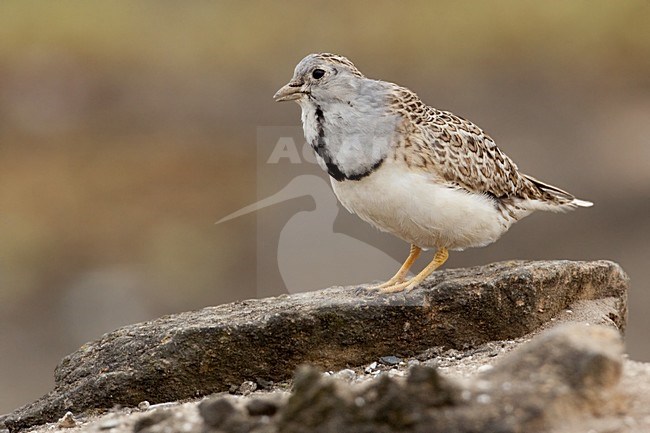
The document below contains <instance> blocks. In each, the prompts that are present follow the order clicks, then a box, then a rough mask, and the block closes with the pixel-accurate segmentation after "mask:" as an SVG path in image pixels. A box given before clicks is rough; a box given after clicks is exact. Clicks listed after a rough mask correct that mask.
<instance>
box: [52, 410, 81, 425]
mask: <svg viewBox="0 0 650 433" xmlns="http://www.w3.org/2000/svg"><path fill="white" fill-rule="evenodd" d="M56 425H57V427H60V428H72V427H76V426H77V425H79V423H78V422H77V420H76V419H75V418H74V415H72V412H66V413H65V415H63V417H62V418H61V419H59V420H58V421H57V423H56Z"/></svg>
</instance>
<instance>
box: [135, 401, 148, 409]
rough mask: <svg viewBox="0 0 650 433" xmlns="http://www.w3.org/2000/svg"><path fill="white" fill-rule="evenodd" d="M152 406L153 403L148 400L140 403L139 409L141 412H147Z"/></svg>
mask: <svg viewBox="0 0 650 433" xmlns="http://www.w3.org/2000/svg"><path fill="white" fill-rule="evenodd" d="M150 406H151V403H149V402H148V401H147V400H144V401H141V402H140V403H138V409H140V410H147V409H149V407H150Z"/></svg>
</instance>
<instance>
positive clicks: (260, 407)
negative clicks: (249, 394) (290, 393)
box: [246, 398, 278, 416]
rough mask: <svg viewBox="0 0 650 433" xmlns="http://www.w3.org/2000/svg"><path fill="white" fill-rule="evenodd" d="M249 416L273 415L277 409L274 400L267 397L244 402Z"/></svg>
mask: <svg viewBox="0 0 650 433" xmlns="http://www.w3.org/2000/svg"><path fill="white" fill-rule="evenodd" d="M246 410H247V411H248V414H249V415H250V416H273V415H275V413H276V412H277V411H278V405H277V403H276V402H275V401H272V400H270V399H267V398H256V399H253V400H251V401H249V402H248V403H247V404H246Z"/></svg>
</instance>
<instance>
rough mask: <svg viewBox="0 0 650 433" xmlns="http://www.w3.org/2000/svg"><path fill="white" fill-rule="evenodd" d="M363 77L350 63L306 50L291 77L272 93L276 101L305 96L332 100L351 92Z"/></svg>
mask: <svg viewBox="0 0 650 433" xmlns="http://www.w3.org/2000/svg"><path fill="white" fill-rule="evenodd" d="M364 79H365V77H364V76H363V74H362V73H361V72H359V70H358V69H357V68H356V67H355V66H354V64H353V63H352V62H351V61H350V60H348V59H347V58H345V57H343V56H339V55H336V54H330V53H319V54H310V55H308V56H307V57H305V58H304V59H302V60H301V61H300V63H298V65H297V66H296V69H295V70H294V73H293V77H292V78H291V81H289V83H287V84H286V85H285V86H284V87H282V88H281V89H280V90H278V91H277V93H276V94H275V95H274V96H273V99H275V100H276V101H277V102H281V101H296V102H298V103H300V102H301V101H304V100H305V99H309V98H311V99H312V100H316V101H322V102H334V101H335V100H337V99H341V98H345V96H346V95H349V94H350V93H354V92H355V91H356V89H357V88H358V86H359V85H360V83H361V82H362V81H363V80H364Z"/></svg>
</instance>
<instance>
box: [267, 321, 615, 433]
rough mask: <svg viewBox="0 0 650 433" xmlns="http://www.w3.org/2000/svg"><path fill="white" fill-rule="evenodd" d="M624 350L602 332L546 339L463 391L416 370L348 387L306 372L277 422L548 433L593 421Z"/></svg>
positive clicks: (566, 332) (289, 431)
mask: <svg viewBox="0 0 650 433" xmlns="http://www.w3.org/2000/svg"><path fill="white" fill-rule="evenodd" d="M622 347H623V346H622V342H621V337H620V335H619V333H618V332H616V331H615V330H613V329H611V328H605V327H602V326H592V327H589V326H585V325H570V326H563V327H559V328H558V329H553V330H551V331H548V332H547V333H545V334H544V335H542V336H541V337H538V338H537V339H534V340H533V341H532V342H531V343H529V344H528V345H526V346H525V347H523V348H521V349H519V350H517V351H515V352H513V353H512V354H510V355H509V356H508V357H506V358H505V359H504V360H503V362H500V363H499V364H498V365H497V366H496V367H494V368H493V369H489V370H487V371H486V372H485V373H483V374H481V375H479V377H478V378H477V379H476V380H475V381H473V382H471V383H470V384H469V385H466V386H461V385H458V384H455V383H453V382H451V381H450V380H448V379H446V378H444V377H442V376H440V375H439V374H438V372H437V371H436V369H434V368H431V367H424V366H415V367H413V368H412V369H411V371H410V374H409V376H408V378H407V379H406V381H400V380H398V379H391V378H389V377H387V376H385V375H383V376H381V377H379V378H377V379H375V380H374V381H372V382H371V384H370V385H369V386H350V385H347V384H345V383H343V382H341V381H337V380H336V379H334V378H331V377H324V376H322V375H320V374H319V373H318V371H316V370H315V369H313V368H303V369H302V370H300V371H299V372H298V373H297V375H296V378H295V383H296V384H295V389H294V393H293V395H292V396H291V397H290V398H289V401H288V402H287V404H286V406H284V407H283V408H282V409H281V410H280V412H279V414H278V422H277V431H278V432H282V433H299V432H314V433H359V432H379V433H381V432H393V431H403V432H422V433H424V432H431V431H435V432H442V433H444V432H449V433H452V432H454V433H471V432H501V433H516V432H531V431H535V432H542V431H548V430H551V429H553V428H555V427H558V425H560V424H561V425H562V426H566V425H567V424H569V425H570V423H571V422H576V423H579V421H580V419H582V418H584V417H585V416H587V415H589V414H592V413H595V412H596V411H597V410H598V408H599V407H602V403H603V400H604V399H605V398H608V399H612V398H615V397H612V395H611V394H607V391H608V390H609V389H611V388H612V387H613V386H614V385H616V384H617V383H618V381H619V379H620V376H621V365H622V361H623V358H622Z"/></svg>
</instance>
